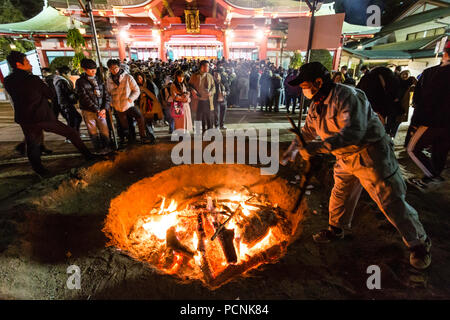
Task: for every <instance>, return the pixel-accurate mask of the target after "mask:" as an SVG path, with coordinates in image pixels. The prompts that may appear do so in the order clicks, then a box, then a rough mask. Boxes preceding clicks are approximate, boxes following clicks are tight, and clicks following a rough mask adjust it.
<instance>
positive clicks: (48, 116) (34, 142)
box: [4, 51, 95, 177]
mask: <svg viewBox="0 0 450 320" xmlns="http://www.w3.org/2000/svg"><path fill="white" fill-rule="evenodd" d="M7 61H8V63H9V65H10V67H11V69H12V73H11V74H9V75H8V76H7V77H6V78H5V80H4V82H5V89H6V91H7V92H8V94H9V95H10V96H11V99H12V103H13V106H14V121H15V122H16V123H18V124H19V125H20V126H21V128H22V131H23V134H24V136H25V141H26V146H27V156H28V159H29V161H30V164H31V167H32V168H33V170H34V171H35V172H36V173H37V174H38V175H40V176H44V177H45V176H48V175H49V174H50V172H49V171H48V170H47V169H46V168H45V167H44V166H43V165H42V162H41V144H42V141H43V131H47V132H52V133H55V134H58V135H61V136H64V137H66V138H67V139H69V140H70V141H71V142H72V144H73V145H74V146H75V147H76V148H77V149H78V150H79V151H80V152H81V153H82V154H83V155H84V156H85V158H86V159H88V160H91V159H94V158H95V157H94V155H93V154H92V153H91V152H90V151H89V149H88V148H87V147H86V146H85V145H84V143H83V141H81V139H80V136H79V135H78V133H77V132H76V131H75V130H74V129H72V128H71V127H69V126H67V125H65V124H64V123H62V122H61V121H58V120H57V119H56V116H55V114H54V112H53V110H52V109H51V108H50V106H49V103H48V100H49V99H52V98H53V91H52V90H51V89H50V88H49V87H48V86H47V85H46V84H45V82H44V81H42V80H41V79H40V78H39V77H38V76H35V75H33V74H32V73H31V71H32V70H33V66H32V65H31V64H30V61H28V59H27V57H26V55H25V54H23V53H21V52H18V51H11V52H10V53H9V54H8V56H7Z"/></svg>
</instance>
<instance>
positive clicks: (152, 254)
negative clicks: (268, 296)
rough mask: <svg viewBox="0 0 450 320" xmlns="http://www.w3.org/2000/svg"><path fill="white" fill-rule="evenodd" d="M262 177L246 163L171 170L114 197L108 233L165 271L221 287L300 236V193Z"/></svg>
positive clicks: (116, 242)
mask: <svg viewBox="0 0 450 320" xmlns="http://www.w3.org/2000/svg"><path fill="white" fill-rule="evenodd" d="M259 173H260V172H259V169H258V168H253V167H249V166H245V165H193V166H177V167H174V168H171V169H169V170H166V171H164V172H162V173H160V174H158V175H155V176H153V177H149V178H145V179H143V180H141V181H138V182H137V183H135V184H134V185H132V186H131V187H130V188H129V189H128V190H127V191H125V192H123V193H122V194H121V195H119V196H118V197H116V198H115V199H113V201H111V207H110V210H109V214H108V217H107V220H106V222H105V228H104V231H105V233H106V235H107V236H108V238H109V239H110V240H111V241H110V244H111V245H114V246H116V247H117V248H119V249H121V250H123V251H124V252H126V253H127V254H129V255H130V256H132V257H133V258H135V259H137V260H140V261H144V262H147V263H148V264H149V265H150V266H152V267H153V268H155V269H156V270H158V271H160V272H161V273H164V274H172V275H174V276H175V277H177V278H179V279H181V280H200V281H202V283H203V284H204V285H206V286H208V287H209V288H212V289H214V288H217V287H219V286H221V285H223V284H224V283H226V282H228V281H230V280H232V279H235V278H236V277H239V276H240V275H242V274H244V273H246V272H248V271H249V270H251V269H254V268H257V267H258V266H260V265H261V264H265V263H273V262H275V261H276V260H278V259H279V258H280V257H282V256H283V254H284V253H285V251H286V248H287V246H288V244H289V243H290V242H292V241H293V240H294V237H295V236H296V235H297V231H298V225H299V221H300V220H301V219H302V217H303V214H302V212H301V211H300V210H299V212H297V214H294V213H291V212H290V208H292V207H293V206H294V204H295V199H296V198H297V195H298V190H297V189H295V188H294V187H292V186H290V185H289V183H287V182H286V181H285V180H283V179H281V178H277V177H275V178H274V177H265V176H264V177H263V176H261V175H260V174H259ZM158 194H161V196H158ZM278 204H280V205H278ZM301 210H304V209H301Z"/></svg>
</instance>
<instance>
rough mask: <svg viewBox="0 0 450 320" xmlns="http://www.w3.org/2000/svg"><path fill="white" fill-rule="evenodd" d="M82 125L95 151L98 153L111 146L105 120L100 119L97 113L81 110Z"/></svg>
mask: <svg viewBox="0 0 450 320" xmlns="http://www.w3.org/2000/svg"><path fill="white" fill-rule="evenodd" d="M82 113H83V119H84V123H85V124H86V128H87V131H88V133H89V136H90V137H91V141H92V144H93V145H94V149H95V151H100V150H102V149H104V148H106V147H110V146H111V140H110V137H109V128H108V123H107V121H106V118H102V117H100V116H99V115H98V113H97V112H91V111H87V110H82Z"/></svg>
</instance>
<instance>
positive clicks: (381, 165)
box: [289, 62, 431, 269]
mask: <svg viewBox="0 0 450 320" xmlns="http://www.w3.org/2000/svg"><path fill="white" fill-rule="evenodd" d="M289 85H292V86H300V87H301V88H302V91H303V94H304V95H305V97H306V98H307V99H310V100H312V104H311V107H310V108H309V111H308V115H307V117H306V121H305V125H304V126H303V128H302V130H301V131H302V134H303V137H304V139H305V141H306V145H304V146H301V147H300V148H299V153H300V154H301V156H302V158H303V159H305V160H310V161H314V158H313V156H314V155H316V154H317V153H331V154H333V155H334V156H335V157H336V164H335V168H334V181H335V184H334V187H333V190H332V192H331V198H330V204H329V223H328V224H329V227H328V229H326V230H322V231H320V232H318V233H317V234H315V235H313V240H314V241H315V242H317V243H329V242H332V241H336V240H339V239H342V238H344V229H347V230H348V229H350V228H351V223H352V218H353V214H354V212H355V208H356V204H357V202H358V199H359V197H360V195H361V191H362V189H363V188H364V189H365V190H366V191H367V192H368V194H369V195H370V197H371V198H372V199H373V200H374V201H375V202H376V203H377V205H378V207H379V209H380V210H381V211H382V212H383V213H384V215H385V216H386V218H387V219H388V221H389V222H390V223H391V224H392V225H393V226H394V227H395V228H396V229H397V230H398V231H399V233H400V235H401V236H402V238H403V242H404V243H405V244H406V245H407V247H408V248H409V249H410V251H411V252H410V264H411V265H412V266H413V267H415V268H417V269H425V268H427V267H428V266H429V265H430V264H431V254H430V249H431V241H430V239H429V238H428V237H427V234H426V232H425V230H424V228H423V226H422V224H421V223H420V221H419V217H418V213H417V211H416V210H415V209H414V208H413V207H411V206H410V205H409V204H408V203H407V202H406V200H405V193H406V184H405V182H404V180H403V177H402V175H401V172H400V169H399V165H398V162H397V159H396V158H395V153H394V149H393V147H392V145H391V143H390V138H389V137H388V136H387V135H386V131H385V129H384V126H383V124H382V123H381V121H380V119H379V118H378V116H377V114H376V113H375V112H374V111H373V110H372V108H371V105H370V103H369V101H368V100H367V97H366V95H365V94H364V92H363V91H361V90H359V89H356V88H353V87H350V86H346V85H342V84H335V83H333V81H332V80H331V77H330V73H329V72H328V70H327V69H326V68H325V67H324V66H323V65H322V64H321V63H319V62H312V63H308V64H305V65H303V66H302V67H301V68H300V73H299V75H298V77H297V78H296V79H295V80H292V81H290V82H289ZM317 137H319V139H317Z"/></svg>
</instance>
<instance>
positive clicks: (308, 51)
mask: <svg viewBox="0 0 450 320" xmlns="http://www.w3.org/2000/svg"><path fill="white" fill-rule="evenodd" d="M305 1H306V3H307V5H308V7H309V9H310V11H311V23H310V25H309V37H308V46H307V49H306V63H309V62H310V60H311V48H312V42H313V38H314V24H315V22H316V19H315V18H316V16H315V13H316V8H317V3H318V2H319V1H318V0H312V4H311V2H310V0H305ZM304 107H305V96H304V95H303V94H302V98H301V103H300V110H299V113H298V127H299V128H301V127H302V117H303V108H304Z"/></svg>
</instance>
